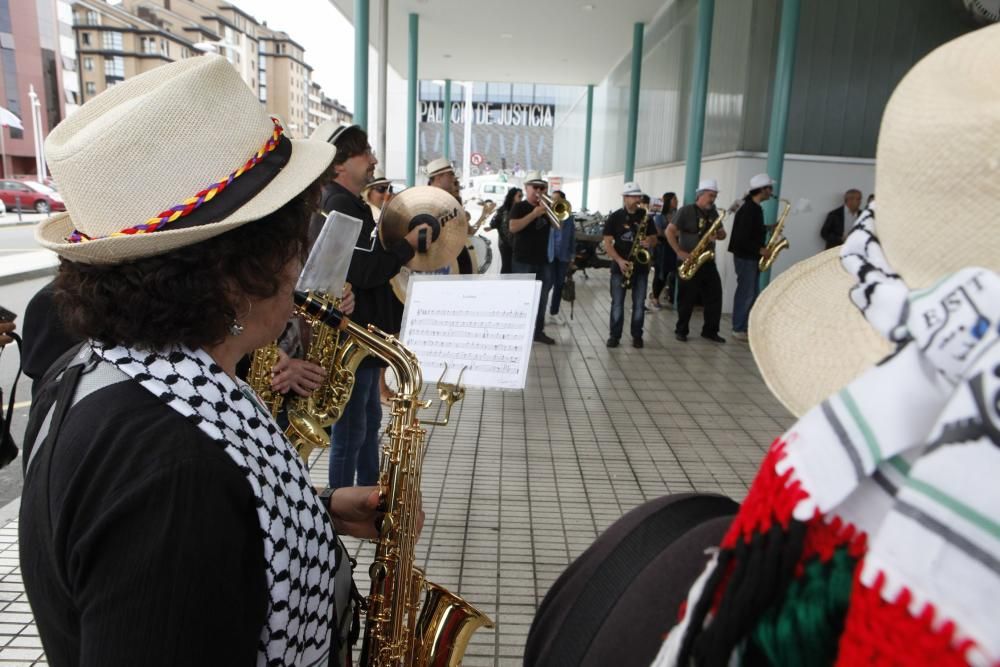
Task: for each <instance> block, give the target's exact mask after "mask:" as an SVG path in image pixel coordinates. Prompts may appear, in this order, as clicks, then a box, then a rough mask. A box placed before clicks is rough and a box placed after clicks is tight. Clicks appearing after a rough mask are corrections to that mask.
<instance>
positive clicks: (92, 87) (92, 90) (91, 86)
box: [84, 81, 97, 97]
mask: <svg viewBox="0 0 1000 667" xmlns="http://www.w3.org/2000/svg"><path fill="white" fill-rule="evenodd" d="M84 90H86V91H87V96H88V97H90V96H91V95H96V94H97V84H95V83H94V82H93V81H88V82H87V83H86V84H85V85H84Z"/></svg>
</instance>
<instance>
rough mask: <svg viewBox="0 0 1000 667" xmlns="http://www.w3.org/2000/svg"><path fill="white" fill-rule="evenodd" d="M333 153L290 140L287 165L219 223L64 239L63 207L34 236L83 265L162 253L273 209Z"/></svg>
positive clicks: (69, 226) (66, 219) (67, 219)
mask: <svg viewBox="0 0 1000 667" xmlns="http://www.w3.org/2000/svg"><path fill="white" fill-rule="evenodd" d="M335 152H336V149H335V148H334V147H333V146H332V145H330V144H327V143H325V142H320V141H309V140H305V141H302V140H298V141H296V140H293V141H292V154H291V157H290V159H289V160H288V164H286V165H285V167H284V168H283V169H282V170H281V171H280V172H278V174H277V175H276V176H275V177H274V178H273V179H272V180H271V182H270V183H268V184H267V186H265V187H264V189H262V190H261V191H260V192H258V193H257V194H256V195H255V196H254V198H253V199H251V200H250V201H249V202H247V203H246V204H244V205H243V206H242V207H240V208H239V209H237V210H236V211H234V212H233V213H232V214H231V215H229V216H228V217H226V218H224V219H222V220H220V221H218V222H213V223H210V224H207V225H201V226H198V227H190V228H186V229H177V230H170V228H169V225H168V226H167V227H166V228H165V229H163V230H162V231H157V232H153V233H151V234H133V235H130V236H114V237H109V238H104V239H98V240H95V241H87V242H84V243H68V242H67V241H66V237H67V236H69V235H70V234H71V233H72V232H73V230H74V229H75V225H74V224H73V219H72V217H73V212H72V211H67V212H66V213H61V214H59V215H55V216H52V217H51V218H48V219H47V220H43V221H42V222H41V223H39V224H38V226H37V227H36V228H35V239H36V240H37V241H38V243H39V244H40V245H42V246H44V247H46V248H49V249H50V250H54V251H55V252H56V253H58V254H59V255H60V256H62V257H65V258H66V259H69V260H72V261H74V262H82V263H85V264H119V263H122V262H127V261H131V260H133V259H139V258H141V257H150V256H153V255H161V254H163V253H166V252H169V251H171V250H176V249H177V248H183V247H184V246H189V245H192V244H195V243H198V242H200V241H204V240H206V239H210V238H212V237H213V236H218V235H219V234H223V233H225V232H228V231H229V230H231V229H235V228H237V227H239V226H241V225H245V224H246V223H248V222H253V221H254V220H259V219H260V218H263V217H264V216H266V215H268V214H270V213H273V212H275V211H276V210H278V209H279V208H281V207H282V206H283V205H285V204H286V203H288V202H289V201H291V200H292V199H293V198H295V197H296V196H297V195H298V194H299V193H301V192H302V191H303V190H305V189H306V188H307V187H308V186H309V185H310V184H311V183H312V182H313V181H315V180H316V179H317V178H319V177H320V176H321V175H322V174H323V172H324V171H325V170H326V169H327V167H329V166H330V163H331V162H333V157H334V154H335ZM206 185H207V184H206ZM192 194H193V193H192ZM108 206H109V207H111V206H114V203H113V202H109V203H108ZM156 213H158V211H150V216H153V215H156ZM137 222H139V221H137Z"/></svg>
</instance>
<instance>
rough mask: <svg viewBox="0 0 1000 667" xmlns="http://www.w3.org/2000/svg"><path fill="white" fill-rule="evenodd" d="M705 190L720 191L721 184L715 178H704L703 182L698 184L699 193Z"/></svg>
mask: <svg viewBox="0 0 1000 667" xmlns="http://www.w3.org/2000/svg"><path fill="white" fill-rule="evenodd" d="M704 190H711V191H712V192H718V191H719V182H718V181H717V180H715V179H714V178H703V179H701V182H699V183H698V192H702V191H704Z"/></svg>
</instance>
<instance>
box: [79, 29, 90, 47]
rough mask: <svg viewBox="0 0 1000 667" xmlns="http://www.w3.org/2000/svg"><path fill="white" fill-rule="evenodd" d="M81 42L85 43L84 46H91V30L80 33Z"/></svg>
mask: <svg viewBox="0 0 1000 667" xmlns="http://www.w3.org/2000/svg"><path fill="white" fill-rule="evenodd" d="M80 43H81V44H83V45H84V46H90V33H89V32H81V33H80Z"/></svg>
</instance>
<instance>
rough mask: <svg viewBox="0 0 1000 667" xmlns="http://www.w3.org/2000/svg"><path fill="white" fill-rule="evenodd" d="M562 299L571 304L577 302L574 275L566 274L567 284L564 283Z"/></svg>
mask: <svg viewBox="0 0 1000 667" xmlns="http://www.w3.org/2000/svg"><path fill="white" fill-rule="evenodd" d="M562 299H563V301H568V302H570V303H572V302H573V301H576V281H575V280H573V274H572V273H567V274H566V282H564V283H563V288H562Z"/></svg>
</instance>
